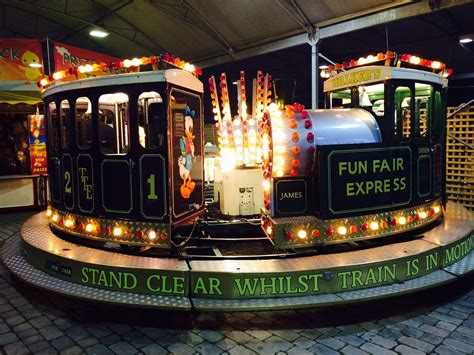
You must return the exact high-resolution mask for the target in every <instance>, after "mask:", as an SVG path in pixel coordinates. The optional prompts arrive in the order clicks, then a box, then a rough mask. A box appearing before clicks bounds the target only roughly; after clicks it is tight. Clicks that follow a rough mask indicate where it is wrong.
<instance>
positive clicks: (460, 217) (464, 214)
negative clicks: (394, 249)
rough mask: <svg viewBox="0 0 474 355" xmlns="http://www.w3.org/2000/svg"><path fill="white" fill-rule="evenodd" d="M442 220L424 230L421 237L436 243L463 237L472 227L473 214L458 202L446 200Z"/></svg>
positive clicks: (447, 242) (443, 243) (449, 241)
mask: <svg viewBox="0 0 474 355" xmlns="http://www.w3.org/2000/svg"><path fill="white" fill-rule="evenodd" d="M446 212H447V213H446V214H445V218H444V221H443V223H442V224H441V225H439V226H438V227H437V228H434V229H432V230H430V231H428V232H426V233H425V234H424V236H423V239H424V240H426V241H427V242H430V243H434V244H436V245H441V246H443V245H447V244H449V243H452V242H453V241H456V240H458V239H460V238H462V237H465V236H466V235H467V234H469V233H470V232H471V231H472V230H473V229H474V219H473V214H472V212H470V211H469V210H468V209H466V208H465V207H463V206H462V205H461V204H459V203H455V202H448V204H447V206H446Z"/></svg>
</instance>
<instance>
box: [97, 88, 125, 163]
mask: <svg viewBox="0 0 474 355" xmlns="http://www.w3.org/2000/svg"><path fill="white" fill-rule="evenodd" d="M99 141H100V150H101V152H102V153H103V154H106V155H117V154H126V153H127V152H128V149H129V141H130V139H129V121H128V96H127V94H124V93H122V92H118V93H114V94H105V95H102V96H100V97H99Z"/></svg>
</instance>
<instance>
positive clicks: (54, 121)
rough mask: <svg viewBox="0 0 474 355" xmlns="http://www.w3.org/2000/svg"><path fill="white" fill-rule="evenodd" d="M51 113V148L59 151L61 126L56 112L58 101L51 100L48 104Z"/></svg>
mask: <svg viewBox="0 0 474 355" xmlns="http://www.w3.org/2000/svg"><path fill="white" fill-rule="evenodd" d="M48 115H49V142H50V145H51V150H52V151H54V152H57V151H58V149H59V127H58V115H57V113H56V103H55V102H50V103H49V105H48Z"/></svg>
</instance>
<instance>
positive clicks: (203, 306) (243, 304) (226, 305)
mask: <svg viewBox="0 0 474 355" xmlns="http://www.w3.org/2000/svg"><path fill="white" fill-rule="evenodd" d="M191 301H192V303H193V308H195V309H197V310H198V311H216V310H221V311H243V310H249V309H251V310H253V311H263V310H277V309H297V308H310V307H311V308H314V307H327V306H332V305H336V304H339V303H344V300H343V299H342V298H341V297H339V296H338V295H335V294H327V295H318V296H306V297H287V298H266V299H262V298H260V299H245V300H219V299H204V298H192V299H191Z"/></svg>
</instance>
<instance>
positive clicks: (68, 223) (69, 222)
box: [64, 219, 74, 228]
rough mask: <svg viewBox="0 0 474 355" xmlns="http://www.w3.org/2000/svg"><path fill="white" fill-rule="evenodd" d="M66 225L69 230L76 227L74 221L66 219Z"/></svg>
mask: <svg viewBox="0 0 474 355" xmlns="http://www.w3.org/2000/svg"><path fill="white" fill-rule="evenodd" d="M64 225H65V226H66V227H68V228H69V227H72V226H73V225H74V221H73V220H72V219H66V220H65V221H64Z"/></svg>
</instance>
